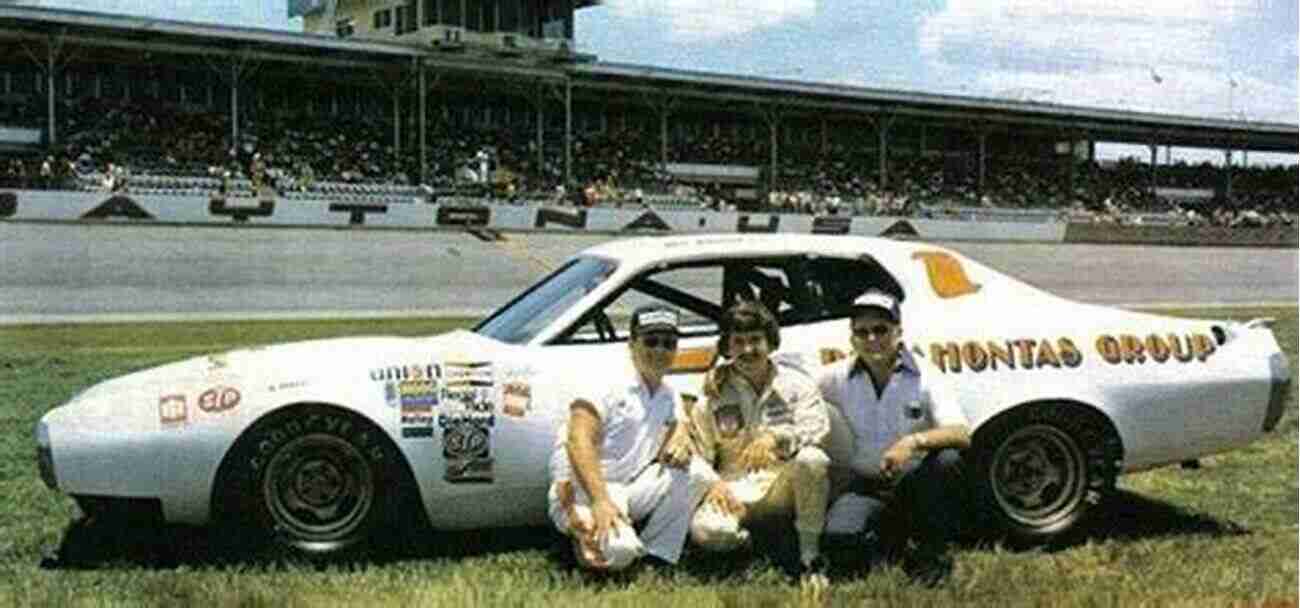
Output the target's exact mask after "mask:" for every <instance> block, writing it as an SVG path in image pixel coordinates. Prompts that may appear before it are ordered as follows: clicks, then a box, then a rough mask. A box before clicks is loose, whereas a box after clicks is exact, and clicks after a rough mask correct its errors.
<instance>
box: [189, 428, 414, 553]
mask: <svg viewBox="0 0 1300 608" xmlns="http://www.w3.org/2000/svg"><path fill="white" fill-rule="evenodd" d="M399 458H400V456H399V455H398V453H397V451H396V449H395V448H394V447H393V446H392V444H391V442H389V441H388V439H387V437H385V436H383V434H382V431H380V430H378V429H376V428H375V427H373V425H371V424H370V423H369V422H368V421H366V420H364V419H362V418H360V417H358V416H356V415H353V414H350V413H347V412H345V411H343V410H338V409H335V408H330V407H325V406H316V405H310V406H300V407H295V408H291V409H290V410H287V411H284V412H278V413H276V414H273V415H272V416H271V417H269V418H268V419H266V420H263V421H261V422H259V423H257V424H256V425H255V426H254V427H253V428H252V429H251V430H250V431H249V432H248V433H246V434H245V435H244V436H243V437H241V438H240V440H239V442H238V443H237V444H236V446H235V447H234V448H233V449H232V451H231V454H230V457H229V458H228V460H227V462H226V463H225V464H224V465H223V472H224V473H225V474H224V475H220V476H219V479H221V482H220V483H221V484H222V486H221V487H220V488H218V495H219V496H222V498H221V499H219V501H218V504H217V505H214V508H215V509H216V510H217V513H218V514H219V516H220V519H221V520H223V523H227V524H231V523H233V524H237V525H239V526H240V527H241V528H244V529H245V530H247V529H248V528H252V529H253V531H254V533H255V535H256V537H257V538H256V539H255V540H265V541H269V542H271V543H272V544H274V545H277V546H280V547H282V548H285V549H288V550H290V551H291V552H292V553H297V554H302V555H325V554H337V553H341V552H344V551H345V550H348V549H351V548H354V547H357V546H359V545H362V544H365V543H366V542H367V541H374V540H377V539H376V538H374V537H375V535H376V534H377V533H378V532H379V530H380V527H381V526H382V524H384V523H385V522H386V521H388V520H389V519H390V517H391V516H392V514H393V513H392V511H393V509H394V507H395V505H396V503H397V501H398V494H399V492H398V488H400V487H402V484H401V483H400V476H399V475H398V474H397V471H398V470H400V469H399Z"/></svg>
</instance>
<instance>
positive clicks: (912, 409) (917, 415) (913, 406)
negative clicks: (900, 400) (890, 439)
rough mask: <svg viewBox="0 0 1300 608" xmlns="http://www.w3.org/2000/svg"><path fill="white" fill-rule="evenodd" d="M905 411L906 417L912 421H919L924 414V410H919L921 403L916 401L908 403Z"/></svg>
mask: <svg viewBox="0 0 1300 608" xmlns="http://www.w3.org/2000/svg"><path fill="white" fill-rule="evenodd" d="M905 411H906V412H907V417H908V418H910V419H912V420H920V419H921V416H923V415H924V414H925V410H924V409H922V408H921V402H920V401H916V400H912V401H908V402H907V408H906V409H905Z"/></svg>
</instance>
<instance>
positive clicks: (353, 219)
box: [330, 203, 388, 226]
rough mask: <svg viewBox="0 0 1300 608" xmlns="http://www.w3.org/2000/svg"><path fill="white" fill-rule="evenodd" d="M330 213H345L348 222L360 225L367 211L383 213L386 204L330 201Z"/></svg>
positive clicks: (364, 219) (363, 221) (386, 210)
mask: <svg viewBox="0 0 1300 608" xmlns="http://www.w3.org/2000/svg"><path fill="white" fill-rule="evenodd" d="M330 213H347V214H349V215H348V224H350V225H352V226H361V225H364V224H365V223H366V214H367V213H378V214H379V215H384V214H386V213H388V205H345V204H341V203H331V204H330Z"/></svg>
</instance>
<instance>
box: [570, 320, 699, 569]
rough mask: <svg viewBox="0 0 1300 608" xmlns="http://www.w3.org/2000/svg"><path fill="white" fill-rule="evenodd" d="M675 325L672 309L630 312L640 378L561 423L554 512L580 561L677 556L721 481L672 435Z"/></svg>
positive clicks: (579, 405) (608, 565) (616, 562)
mask: <svg viewBox="0 0 1300 608" xmlns="http://www.w3.org/2000/svg"><path fill="white" fill-rule="evenodd" d="M677 332H678V313H677V311H675V310H672V309H670V308H667V307H663V306H656V305H650V306H643V307H640V308H638V309H636V310H635V311H633V312H632V320H631V326H630V332H629V333H630V334H631V337H630V339H629V342H628V348H629V350H630V353H631V355H632V364H633V367H634V368H635V369H636V373H635V374H634V377H631V378H626V379H623V380H621V381H620V382H619V383H618V384H617V385H616V386H613V387H611V388H610V389H609V390H608V391H606V392H605V393H604V394H603V395H602V396H600V397H599V398H596V399H594V400H590V401H589V400H586V399H576V400H574V401H573V403H572V404H571V405H570V409H569V420H568V423H567V424H566V425H564V426H562V427H561V428H560V431H559V435H558V436H557V438H556V449H555V452H554V453H553V455H552V457H551V463H550V466H551V488H550V491H549V493H548V496H547V498H548V502H549V509H548V512H549V515H550V517H551V521H552V522H553V523H554V524H555V527H556V528H557V529H558V530H559V531H560V532H562V533H564V534H566V535H568V536H570V537H572V538H573V546H574V554H575V557H576V558H577V560H578V563H579V565H581V566H583V567H586V568H590V569H593V570H605V571H609V570H621V569H623V568H626V567H627V566H629V565H631V564H632V563H633V562H634V561H636V560H637V559H638V558H640V557H642V556H644V555H650V556H653V557H655V558H657V559H659V560H661V561H663V562H667V563H669V564H675V563H677V560H678V558H680V557H681V553H682V547H683V545H685V544H686V536H687V531H688V529H689V525H690V518H691V514H692V512H693V511H694V510H695V506H696V505H697V504H699V501H700V498H701V497H702V496H703V495H704V492H705V491H706V490H707V489H708V487H709V484H710V483H711V482H712V481H713V480H714V479H716V476H715V475H714V473H713V471H712V470H711V469H709V468H708V466H707V465H705V464H704V463H703V461H701V460H700V459H699V458H698V457H693V456H692V454H691V451H690V444H689V442H687V443H683V442H681V441H675V442H671V445H670V442H669V441H668V439H669V438H670V435H671V434H672V433H673V431H674V429H677V428H678V424H677V421H679V420H684V419H685V414H684V412H683V410H682V401H681V397H680V396H679V395H678V393H677V391H676V390H675V389H674V388H672V387H671V386H668V385H667V384H665V383H664V381H663V379H664V374H665V373H667V371H668V370H669V368H671V367H672V363H673V358H674V356H675V355H676V354H677V337H678V336H677ZM634 523H635V524H638V527H639V529H640V533H639V534H638V533H637V531H636V530H635V529H634V528H633V524H634Z"/></svg>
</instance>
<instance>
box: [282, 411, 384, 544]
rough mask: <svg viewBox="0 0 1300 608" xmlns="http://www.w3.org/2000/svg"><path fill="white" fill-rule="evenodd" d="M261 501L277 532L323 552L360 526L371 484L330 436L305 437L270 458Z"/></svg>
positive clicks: (355, 454)
mask: <svg viewBox="0 0 1300 608" xmlns="http://www.w3.org/2000/svg"><path fill="white" fill-rule="evenodd" d="M262 497H263V500H264V502H265V504H266V507H267V510H268V511H269V512H270V514H271V518H272V519H273V520H274V524H275V529H276V532H277V533H279V534H282V535H284V536H287V537H289V538H290V539H292V540H293V541H294V542H297V543H299V544H300V545H301V546H303V547H304V548H306V549H313V548H316V549H328V548H331V546H332V545H334V544H336V543H338V542H339V541H343V540H347V539H348V538H349V537H350V536H351V535H352V534H353V533H355V532H356V531H357V529H358V528H360V527H361V525H362V524H363V522H365V520H366V515H367V514H368V513H369V512H370V509H371V507H372V506H373V504H374V497H375V480H374V476H373V475H372V474H371V471H370V466H369V465H368V464H367V463H366V460H365V458H364V456H363V455H362V454H361V452H360V451H359V450H357V448H356V447H354V446H353V445H352V444H350V443H348V442H346V441H344V440H342V439H339V438H338V437H334V436H332V435H307V436H305V437H299V438H297V439H294V440H293V441H290V442H289V443H287V444H285V446H284V447H283V448H281V449H280V450H279V451H278V452H277V453H276V455H275V457H274V458H272V459H271V462H270V463H269V464H268V466H267V474H266V477H265V478H264V481H263V484H262Z"/></svg>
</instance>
